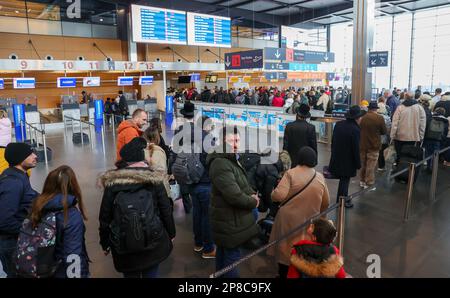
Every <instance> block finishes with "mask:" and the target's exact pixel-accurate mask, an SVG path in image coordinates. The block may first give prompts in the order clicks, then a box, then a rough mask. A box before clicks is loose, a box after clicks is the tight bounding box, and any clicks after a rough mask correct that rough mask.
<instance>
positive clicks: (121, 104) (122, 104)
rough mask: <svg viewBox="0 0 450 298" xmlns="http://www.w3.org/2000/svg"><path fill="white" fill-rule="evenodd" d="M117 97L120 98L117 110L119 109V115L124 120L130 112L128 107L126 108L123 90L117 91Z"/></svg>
mask: <svg viewBox="0 0 450 298" xmlns="http://www.w3.org/2000/svg"><path fill="white" fill-rule="evenodd" d="M119 98H120V100H119V111H120V115H121V116H122V119H121V120H126V117H127V116H128V115H129V114H130V113H129V109H128V103H127V99H126V98H125V96H124V95H123V91H122V90H120V91H119Z"/></svg>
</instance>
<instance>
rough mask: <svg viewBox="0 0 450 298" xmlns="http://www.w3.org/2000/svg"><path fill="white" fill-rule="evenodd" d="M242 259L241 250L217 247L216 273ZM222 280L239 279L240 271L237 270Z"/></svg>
mask: <svg viewBox="0 0 450 298" xmlns="http://www.w3.org/2000/svg"><path fill="white" fill-rule="evenodd" d="M240 258H241V251H240V250H239V248H238V247H237V248H225V247H221V246H217V250H216V271H219V270H221V269H223V268H225V267H227V266H229V265H231V264H233V263H234V262H236V261H237V260H239V259H240ZM221 277H222V278H239V269H238V268H235V269H233V270H231V271H229V272H227V273H225V274H224V275H222V276H221Z"/></svg>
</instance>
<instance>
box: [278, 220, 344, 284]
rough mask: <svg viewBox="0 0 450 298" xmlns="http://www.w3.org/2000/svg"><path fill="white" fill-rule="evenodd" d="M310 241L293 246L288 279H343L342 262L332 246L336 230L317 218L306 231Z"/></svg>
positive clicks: (335, 248) (337, 250)
mask: <svg viewBox="0 0 450 298" xmlns="http://www.w3.org/2000/svg"><path fill="white" fill-rule="evenodd" d="M306 232H307V234H308V235H309V236H310V237H311V239H312V241H310V240H301V241H299V242H298V243H296V244H294V248H293V249H292V252H291V266H290V267H289V271H288V275H287V277H288V278H302V277H303V278H304V277H312V278H331V277H335V278H345V276H346V274H345V270H344V260H343V258H342V257H341V256H340V255H339V249H338V248H337V247H336V246H334V245H333V244H332V242H333V241H334V238H335V237H336V233H337V231H336V228H335V227H334V225H333V223H332V222H331V221H329V220H326V219H323V218H318V219H316V220H314V221H313V223H312V224H310V225H309V227H308V229H307V230H306Z"/></svg>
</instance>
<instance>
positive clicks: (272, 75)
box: [264, 72, 288, 81]
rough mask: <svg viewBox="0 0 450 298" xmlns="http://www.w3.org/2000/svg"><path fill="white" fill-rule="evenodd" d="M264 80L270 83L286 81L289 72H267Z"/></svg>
mask: <svg viewBox="0 0 450 298" xmlns="http://www.w3.org/2000/svg"><path fill="white" fill-rule="evenodd" d="M264 78H265V79H266V80H268V81H273V80H286V79H287V78H288V76H287V72H265V73H264Z"/></svg>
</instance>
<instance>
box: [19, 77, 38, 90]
mask: <svg viewBox="0 0 450 298" xmlns="http://www.w3.org/2000/svg"><path fill="white" fill-rule="evenodd" d="M13 86H14V89H34V88H36V79H35V78H14V79H13Z"/></svg>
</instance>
